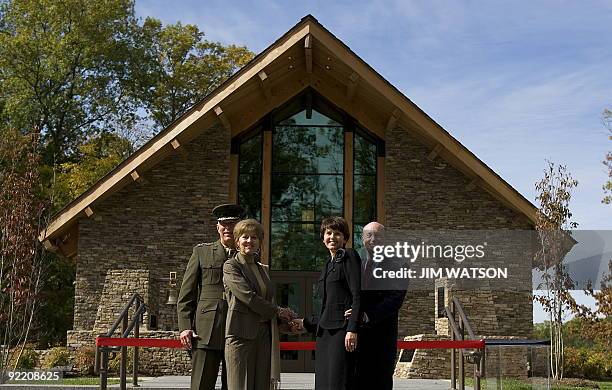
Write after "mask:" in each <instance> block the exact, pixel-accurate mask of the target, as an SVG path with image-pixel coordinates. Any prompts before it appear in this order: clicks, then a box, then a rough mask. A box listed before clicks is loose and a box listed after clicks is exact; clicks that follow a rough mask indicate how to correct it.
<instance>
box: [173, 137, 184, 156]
mask: <svg viewBox="0 0 612 390" xmlns="http://www.w3.org/2000/svg"><path fill="white" fill-rule="evenodd" d="M170 145H171V146H172V150H174V151H176V152H179V153H180V155H181V157H182V159H183V160H187V150H186V149H185V147H184V146H183V145H181V143H180V142H179V140H177V139H176V138H175V139H173V140H172V142H170Z"/></svg>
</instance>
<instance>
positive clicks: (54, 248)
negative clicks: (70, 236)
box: [43, 240, 58, 252]
mask: <svg viewBox="0 0 612 390" xmlns="http://www.w3.org/2000/svg"><path fill="white" fill-rule="evenodd" d="M43 246H44V247H45V249H46V250H48V251H49V252H57V250H58V247H57V245H55V243H53V242H51V240H44V241H43Z"/></svg>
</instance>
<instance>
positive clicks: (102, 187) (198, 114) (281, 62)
mask: <svg viewBox="0 0 612 390" xmlns="http://www.w3.org/2000/svg"><path fill="white" fill-rule="evenodd" d="M307 88H313V89H314V90H316V91H317V92H318V93H320V94H321V95H323V96H325V97H326V98H328V99H329V100H331V101H333V102H334V104H336V105H337V106H338V107H340V108H341V109H343V110H344V111H346V112H348V113H350V114H351V115H352V116H354V117H355V119H356V120H357V121H359V122H360V123H361V124H362V125H363V126H364V127H365V128H367V129H368V130H370V131H373V132H374V133H376V134H377V135H379V136H380V137H381V138H384V134H385V132H386V131H387V130H388V129H390V128H392V127H393V126H396V125H398V124H403V125H405V126H406V128H407V129H409V130H410V132H411V133H412V134H413V135H415V136H416V137H417V138H418V139H419V140H421V141H422V142H423V143H424V144H425V145H426V146H430V147H431V149H432V154H434V155H439V156H441V157H443V158H444V159H446V160H447V161H449V162H450V163H451V164H453V166H455V167H457V168H458V169H460V170H461V171H462V172H464V173H465V174H466V175H468V176H469V177H472V178H473V180H472V181H473V183H475V184H477V185H480V186H482V187H483V188H484V189H485V190H487V191H488V192H490V193H491V194H492V195H494V196H495V197H496V198H497V199H499V200H501V201H502V202H504V203H505V204H506V205H508V206H510V207H512V208H513V209H515V210H517V211H518V212H520V213H522V214H523V215H525V216H526V217H527V218H528V219H529V220H531V221H532V222H533V221H535V212H536V209H535V207H534V206H533V205H532V204H531V203H530V202H529V201H528V200H526V199H525V198H524V197H523V196H522V195H521V194H520V193H518V192H517V191H516V190H515V189H514V188H512V187H511V186H510V185H509V184H508V183H507V182H505V181H504V180H503V179H502V178H501V177H499V176H498V175H497V174H496V173H495V172H494V171H493V170H491V169H490V168H489V167H488V166H486V164H484V163H483V162H482V161H481V160H479V159H478V158H477V157H476V156H475V155H474V154H473V153H471V152H470V151H469V150H468V149H467V148H466V147H464V146H463V145H462V144H461V143H460V142H459V141H457V140H456V139H455V138H453V137H452V136H451V135H450V134H449V133H448V132H447V131H446V130H444V129H443V128H442V127H441V126H440V125H438V124H437V123H436V122H435V121H434V120H433V119H432V118H430V117H429V116H428V115H427V114H425V113H424V112H423V111H422V110H421V109H420V108H419V107H417V106H416V105H415V104H414V103H413V102H412V101H410V99H408V98H407V97H406V96H405V95H404V94H402V93H401V92H400V91H399V90H398V89H397V88H395V87H394V86H393V85H392V84H391V83H389V82H388V81H387V80H385V79H384V78H383V77H382V76H381V75H380V74H378V73H377V72H376V71H375V70H374V69H372V67H370V66H369V65H368V64H367V63H366V62H365V61H363V60H362V59H361V58H360V57H359V56H357V55H356V54H355V53H354V52H353V51H352V50H351V49H350V48H349V47H348V46H346V45H345V44H344V43H343V42H342V41H340V40H339V39H338V38H336V37H335V36H334V35H333V34H332V33H331V32H329V31H328V30H327V29H326V28H325V27H323V26H322V25H321V24H320V23H319V22H318V21H317V19H316V18H315V17H314V16H312V15H310V14H308V15H306V16H304V17H303V18H302V19H301V20H300V21H299V22H298V23H297V24H296V25H295V26H293V27H292V28H291V29H290V30H289V31H287V32H286V33H285V34H284V35H283V36H281V37H280V38H279V39H278V40H276V41H275V42H274V43H272V44H271V45H270V46H269V47H268V48H266V49H265V50H263V51H262V52H261V53H259V54H258V55H257V56H256V57H255V58H253V60H251V61H250V62H249V63H248V64H247V65H245V66H244V67H243V68H242V69H240V70H239V71H238V72H236V73H235V74H234V75H233V76H231V77H230V78H229V79H227V80H226V81H225V82H223V83H222V84H221V85H220V86H219V87H217V88H216V89H215V90H214V91H213V92H212V93H210V94H209V95H208V96H206V97H205V98H204V99H202V100H201V101H200V102H198V103H196V104H195V105H194V106H193V107H192V108H191V109H189V110H188V111H187V112H186V113H185V114H183V115H182V116H181V117H180V118H178V119H177V120H176V121H174V122H173V123H171V124H170V125H169V126H168V127H166V128H165V129H164V130H163V131H161V132H160V133H159V134H157V135H156V136H155V137H153V138H152V139H151V140H150V141H148V142H147V143H146V144H144V145H143V146H142V147H141V148H140V149H138V150H137V151H136V152H135V153H134V154H132V155H131V156H130V157H129V158H128V159H126V160H125V161H123V162H122V163H121V164H119V165H118V166H117V167H116V168H115V169H113V170H112V171H111V172H109V173H108V174H107V175H106V176H104V177H103V178H102V179H100V180H99V181H98V182H97V183H96V184H94V185H93V186H92V187H90V188H89V189H88V190H87V191H85V192H84V193H83V194H81V195H80V196H79V197H78V198H76V199H75V200H74V201H72V202H71V203H70V204H68V205H67V206H66V207H65V208H64V209H62V210H61V211H60V212H58V213H57V214H56V215H55V216H54V217H53V219H52V220H51V222H50V223H49V225H48V226H47V229H45V230H44V231H42V232H41V233H40V236H39V239H40V240H41V241H44V242H45V244H46V245H47V246H48V247H50V248H53V247H54V240H56V239H58V238H62V236H63V235H65V234H66V233H67V232H69V231H70V229H71V227H72V226H74V225H75V223H76V221H78V219H79V218H81V217H84V216H88V215H91V213H92V207H93V204H94V203H96V202H99V201H100V200H101V199H104V198H105V197H107V196H109V195H110V194H112V193H115V192H116V191H118V190H119V189H121V188H123V187H124V186H126V185H128V184H130V183H132V182H133V181H136V180H138V179H139V178H140V175H141V174H142V173H143V172H144V171H146V170H147V169H149V168H151V167H152V166H154V165H155V164H157V163H158V162H159V161H161V160H162V159H163V158H165V157H166V156H168V155H169V154H171V153H174V152H177V151H181V149H182V145H184V144H186V143H188V142H190V141H191V140H193V139H194V138H195V137H196V136H197V135H198V134H199V133H200V132H201V131H202V129H203V128H206V127H207V126H210V125H212V124H214V123H215V122H221V123H222V124H223V126H225V127H226V128H228V129H229V130H230V131H231V133H232V135H236V134H238V133H239V132H241V131H243V130H245V129H247V128H249V127H250V126H252V125H253V124H254V123H255V122H257V121H258V120H259V119H261V117H262V116H263V115H265V114H266V113H267V112H270V111H271V110H273V109H274V108H276V107H278V106H280V105H281V104H283V103H285V102H286V101H288V100H289V99H291V98H292V97H294V96H296V95H297V94H299V93H300V92H302V91H304V90H305V89H307ZM360 100H362V101H363V103H367V105H368V106H375V108H376V110H374V111H372V112H369V113H368V112H366V111H365V110H363V109H361V108H360V109H356V107H357V106H359V107H364V106H366V105H364V104H361V105H358V104H357V103H356V102H357V101H360ZM244 107H251V108H250V109H249V110H245V109H244Z"/></svg>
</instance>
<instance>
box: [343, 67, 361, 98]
mask: <svg viewBox="0 0 612 390" xmlns="http://www.w3.org/2000/svg"><path fill="white" fill-rule="evenodd" d="M358 85H359V75H358V74H357V73H356V72H353V73H351V75H350V76H349V80H348V83H347V86H346V100H348V101H349V102H351V101H353V98H354V97H355V93H356V92H357V86H358Z"/></svg>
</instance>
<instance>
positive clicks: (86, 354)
mask: <svg viewBox="0 0 612 390" xmlns="http://www.w3.org/2000/svg"><path fill="white" fill-rule="evenodd" d="M74 364H75V366H76V369H77V371H78V372H79V374H81V375H86V376H89V375H93V373H94V365H95V364H96V348H94V347H81V348H79V349H77V350H76V351H75V354H74Z"/></svg>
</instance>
